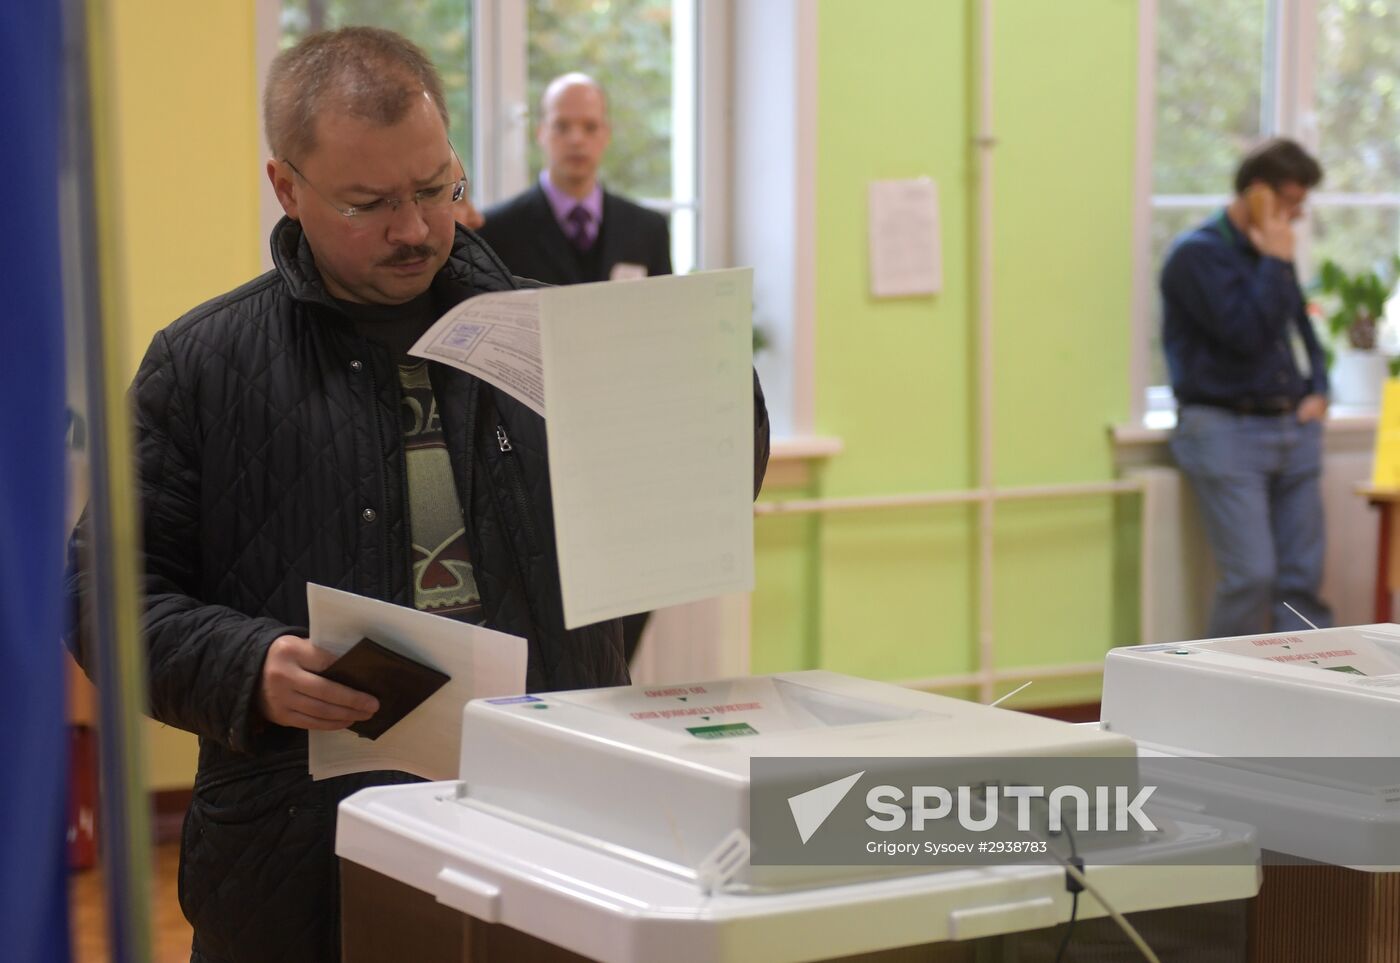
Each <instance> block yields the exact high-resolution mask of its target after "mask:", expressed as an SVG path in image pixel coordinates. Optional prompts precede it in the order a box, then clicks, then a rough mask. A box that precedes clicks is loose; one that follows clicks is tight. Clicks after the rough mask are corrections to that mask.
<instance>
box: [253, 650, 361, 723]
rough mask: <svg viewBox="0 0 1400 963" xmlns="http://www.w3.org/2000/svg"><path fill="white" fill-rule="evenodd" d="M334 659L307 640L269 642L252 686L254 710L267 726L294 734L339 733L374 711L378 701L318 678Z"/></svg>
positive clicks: (346, 687) (334, 657)
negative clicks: (296, 731)
mask: <svg viewBox="0 0 1400 963" xmlns="http://www.w3.org/2000/svg"><path fill="white" fill-rule="evenodd" d="M336 658H337V657H336V656H334V655H332V654H331V653H329V652H327V651H326V650H325V649H319V648H317V647H316V646H314V645H312V644H311V640H310V639H303V638H299V637H298V636H295V635H280V636H278V637H277V638H276V639H273V641H272V645H270V646H269V647H268V650H267V661H265V662H264V663H263V670H262V682H261V684H260V685H259V686H258V700H257V705H258V711H259V712H261V713H262V714H263V718H265V719H266V720H267V721H268V722H272V723H276V724H277V725H279V726H292V727H294V728H297V729H324V730H333V729H344V728H345V727H346V726H348V725H350V724H351V723H355V722H360V721H362V720H364V719H368V718H369V717H370V716H372V715H374V714H375V713H376V712H378V711H379V700H377V699H375V698H374V696H372V695H367V694H365V693H363V692H359V691H357V690H355V689H352V688H350V687H349V686H343V685H341V684H340V683H339V682H332V681H331V680H330V679H323V678H321V677H320V676H319V675H316V673H317V672H323V671H325V670H326V669H327V668H329V667H330V665H331V663H333V662H334V661H335V660H336Z"/></svg>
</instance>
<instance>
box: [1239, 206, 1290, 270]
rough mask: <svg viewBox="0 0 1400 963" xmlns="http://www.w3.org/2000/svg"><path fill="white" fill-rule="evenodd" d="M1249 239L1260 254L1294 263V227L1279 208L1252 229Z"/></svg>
mask: <svg viewBox="0 0 1400 963" xmlns="http://www.w3.org/2000/svg"><path fill="white" fill-rule="evenodd" d="M1249 239H1250V241H1251V242H1253V244H1254V246H1255V247H1256V248H1258V249H1259V253H1260V254H1267V255H1268V256H1269V257H1276V258H1278V259H1279V260H1280V261H1289V262H1292V260H1293V244H1294V237H1293V225H1292V224H1291V223H1290V222H1289V220H1288V214H1287V213H1286V212H1284V211H1281V210H1279V208H1278V207H1275V208H1274V209H1273V210H1272V211H1270V212H1269V215H1268V216H1267V217H1265V218H1264V219H1263V220H1262V221H1260V222H1259V223H1258V224H1255V225H1253V226H1251V227H1250V229H1249Z"/></svg>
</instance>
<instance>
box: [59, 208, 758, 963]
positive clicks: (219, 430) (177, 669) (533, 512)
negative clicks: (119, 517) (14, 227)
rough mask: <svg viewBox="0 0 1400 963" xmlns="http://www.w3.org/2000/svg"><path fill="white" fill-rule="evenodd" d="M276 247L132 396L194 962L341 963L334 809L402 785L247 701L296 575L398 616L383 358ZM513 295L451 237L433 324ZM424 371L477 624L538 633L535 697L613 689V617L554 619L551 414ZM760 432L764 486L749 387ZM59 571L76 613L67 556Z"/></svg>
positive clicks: (397, 489) (163, 342)
mask: <svg viewBox="0 0 1400 963" xmlns="http://www.w3.org/2000/svg"><path fill="white" fill-rule="evenodd" d="M272 246H273V255H274V261H275V263H276V269H275V270H273V271H271V272H269V273H267V274H265V275H263V276H262V277H260V278H258V279H257V280H254V281H252V282H250V283H248V284H245V285H243V286H242V287H240V288H238V289H237V290H234V291H232V292H230V293H229V294H226V295H224V296H222V297H219V298H216V299H215V300H213V301H210V302H209V303H207V304H205V305H202V306H201V307H199V308H196V309H195V310H194V311H192V312H190V313H189V314H187V315H186V316H185V317H183V318H181V319H180V320H178V321H176V322H175V323H174V324H172V325H170V326H169V327H168V328H166V329H165V330H163V331H161V332H160V333H159V334H157V335H156V337H155V339H154V340H153V342H152V344H151V347H150V349H149V350H148V351H147V353H146V357H145V360H144V361H143V362H142V364H141V368H140V371H139V372H138V374H137V376H136V381H135V383H134V385H133V388H132V393H133V396H134V401H135V405H136V417H137V456H138V461H139V465H140V486H141V487H140V495H141V503H142V508H143V511H144V538H145V550H146V574H145V592H146V598H145V605H144V612H143V627H144V630H145V634H146V638H147V643H148V653H149V655H148V657H149V662H150V665H149V677H150V702H151V714H152V715H153V716H154V717H155V718H156V719H158V720H160V721H161V722H164V723H167V724H169V725H173V726H176V727H178V728H181V729H187V730H189V731H191V732H194V733H196V734H198V736H199V742H200V758H199V772H198V776H197V778H196V783H195V795H194V802H193V804H192V806H191V809H190V812H189V814H188V816H187V817H186V821H185V828H184V837H183V841H182V850H181V867H180V902H181V906H182V908H183V909H184V912H185V915H186V916H187V917H188V918H189V919H190V921H191V922H192V923H193V924H194V929H195V938H194V951H195V952H194V957H193V958H194V959H196V960H220V961H223V960H228V961H233V960H249V961H259V963H266V961H272V960H323V959H324V960H330V959H336V958H338V945H337V928H338V927H337V922H336V920H337V917H336V911H335V910H336V905H337V900H338V893H337V890H336V870H335V857H334V853H333V837H334V823H335V807H336V805H337V804H338V802H339V800H340V799H341V798H343V797H344V796H346V795H348V794H349V793H350V792H353V791H355V790H357V789H359V788H361V787H363V786H366V785H374V784H383V783H386V782H395V781H404V780H407V779H409V778H411V777H407V776H404V775H403V774H398V773H371V774H365V775H359V776H351V777H344V778H341V779H332V780H326V781H323V782H320V783H312V782H311V780H310V779H309V777H308V776H307V775H306V733H305V731H304V730H300V729H286V728H282V727H279V726H271V725H268V724H267V723H265V722H264V721H262V720H261V718H260V717H259V716H258V714H257V712H256V710H255V708H254V695H255V691H256V687H257V685H258V682H259V678H260V673H261V668H262V663H263V659H264V656H265V654H266V651H267V647H268V646H269V645H270V644H271V642H272V640H273V639H275V638H276V637H278V636H279V635H283V634H288V633H294V634H302V635H304V634H305V628H304V627H305V626H306V623H307V609H306V583H307V582H318V583H320V584H323V585H329V586H332V587H335V588H338V589H344V590H346V591H350V592H356V593H359V594H361V595H367V596H373V597H375V598H381V599H388V600H391V601H394V602H398V603H401V604H405V605H411V604H412V586H411V583H410V560H409V554H408V552H409V531H408V519H407V515H406V510H405V506H406V502H407V492H406V488H405V485H406V482H405V473H404V453H403V448H402V444H401V438H400V432H399V397H398V392H399V382H398V378H397V375H396V371H395V368H394V363H393V360H392V359H391V357H390V356H389V355H388V353H387V352H385V351H384V350H382V349H380V348H378V347H377V346H376V345H375V344H373V343H371V342H369V341H366V340H365V339H363V338H361V337H359V336H358V335H357V334H356V333H355V330H354V328H353V326H352V325H351V324H350V323H349V321H348V320H347V319H346V318H345V317H344V316H343V315H341V314H340V313H339V312H338V311H337V310H336V308H335V306H334V302H333V301H332V300H331V299H330V298H329V297H328V296H327V295H326V293H325V291H324V289H323V287H322V285H321V281H320V278H319V276H318V274H317V273H316V270H315V267H314V263H313V261H312V259H311V252H310V250H309V248H308V247H307V245H306V242H305V239H304V238H303V236H302V234H301V231H300V227H299V225H297V224H296V223H295V222H293V221H289V220H283V222H282V223H281V224H279V225H278V227H277V228H276V229H275V231H274V232H273V236H272ZM517 285H518V282H517V280H516V279H514V278H512V277H511V276H510V274H509V273H508V272H507V271H506V270H505V268H504V266H503V265H502V264H501V262H500V261H499V259H497V258H496V256H495V255H494V254H493V253H492V252H491V251H490V249H489V248H488V247H486V245H485V244H484V243H483V242H482V241H481V240H480V239H479V238H477V237H476V236H475V235H474V234H471V233H470V232H468V231H465V230H462V229H459V230H458V232H457V237H456V242H455V244H454V246H453V252H452V256H451V258H450V259H449V261H448V263H447V265H446V266H445V267H444V269H443V270H442V272H441V273H440V274H439V275H438V277H437V278H436V279H435V281H434V285H433V292H434V297H435V299H436V301H437V306H438V308H439V309H442V310H445V309H446V308H447V307H449V306H451V305H452V304H455V303H457V302H459V301H462V300H464V299H466V298H468V297H471V296H472V295H474V294H478V293H481V292H484V291H498V290H506V289H510V288H512V287H516V286H517ZM430 368H431V377H432V382H433V389H434V393H435V394H436V396H437V400H438V407H439V409H440V411H441V417H442V426H443V431H444V435H445V437H446V441H447V446H448V449H449V452H450V457H451V461H452V467H453V471H454V474H455V476H456V481H457V488H458V494H459V496H460V499H461V504H462V505H463V506H464V507H467V506H469V507H470V511H467V512H465V513H464V514H465V517H466V520H467V538H468V544H469V547H470V551H471V560H472V563H473V567H474V572H475V575H476V581H477V585H478V587H479V589H480V592H481V600H482V604H483V608H484V611H485V621H486V624H487V625H489V626H491V627H492V628H495V629H499V630H501V631H504V632H509V633H511V634H514V635H519V636H523V637H525V638H526V639H527V640H528V641H529V668H528V674H527V680H526V682H527V687H528V688H529V689H530V690H531V691H536V690H555V689H572V688H584V687H590V686H604V685H618V684H624V683H626V682H627V679H628V676H627V666H626V662H625V660H624V658H623V654H622V645H621V637H620V632H619V628H618V623H616V622H606V623H599V624H597V625H591V626H586V627H583V628H580V629H575V630H572V631H568V630H566V629H565V628H564V624H563V609H562V604H561V596H560V587H559V576H558V564H557V560H556V557H555V552H554V530H553V517H552V512H551V508H550V494H549V473H548V468H547V465H546V462H545V427H544V422H543V420H542V419H541V418H540V417H539V416H537V415H536V414H535V413H534V412H532V411H531V410H529V409H528V408H526V407H525V406H524V405H521V404H519V403H518V402H516V401H515V400H514V399H512V398H510V397H509V396H507V395H504V394H501V393H498V392H496V391H495V390H494V389H492V388H491V387H490V386H489V385H486V384H484V383H482V382H479V381H478V380H476V379H475V378H473V377H470V376H468V375H466V374H463V373H461V372H458V371H456V370H455V369H451V368H448V367H446V366H443V365H437V364H434V365H431V366H430ZM755 425H756V431H755V450H754V456H755V457H754V467H755V491H757V487H758V484H759V482H760V481H761V479H762V476H763V471H764V469H765V467H766V464H767V456H768V423H767V413H766V410H765V409H764V407H763V401H762V395H761V393H760V392H759V390H758V386H757V380H756V379H755ZM499 431H504V432H505V434H506V436H507V437H508V438H509V441H510V446H509V447H510V450H509V451H506V452H503V451H502V450H501V448H502V445H500V444H499V442H498V432H499ZM83 532H84V526H80V527H79V530H78V532H77V534H76V535H75V537H74V556H73V557H74V559H77V558H80V557H81V543H82V540H83ZM69 581H70V593H71V596H72V598H73V600H74V602H75V604H78V605H81V604H82V603H83V602H84V601H85V580H84V578H83V575H82V572H81V570H80V569H78V568H77V567H76V566H75V567H74V568H73V571H72V574H71V576H70V580H69ZM78 624H81V623H78ZM70 644H71V645H72V646H73V647H74V648H75V651H78V652H79V654H80V658H81V657H82V656H85V655H86V652H84V651H83V649H84V646H83V645H82V640H81V639H79V638H75V639H73V640H71V641H70ZM83 661H84V663H85V664H86V659H84V660H83Z"/></svg>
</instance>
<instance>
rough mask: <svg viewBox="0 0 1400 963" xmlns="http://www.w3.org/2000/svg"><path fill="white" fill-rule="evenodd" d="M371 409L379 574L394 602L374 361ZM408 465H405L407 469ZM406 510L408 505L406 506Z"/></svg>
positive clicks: (384, 590) (384, 593)
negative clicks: (377, 485)
mask: <svg viewBox="0 0 1400 963" xmlns="http://www.w3.org/2000/svg"><path fill="white" fill-rule="evenodd" d="M369 393H370V394H369V410H370V414H371V416H372V420H373V421H374V441H375V445H376V449H375V459H374V464H375V466H376V468H377V469H378V474H379V539H380V546H381V549H382V552H383V554H382V555H381V558H383V562H381V563H380V568H379V575H380V579H381V585H382V596H381V597H382V598H383V599H384V600H385V601H386V602H392V601H393V600H394V599H393V596H392V595H391V594H390V593H391V585H390V582H389V572H390V570H392V569H393V559H392V558H390V557H389V485H388V483H387V482H386V481H385V479H384V458H385V453H384V425H383V424H382V419H381V418H380V415H379V379H377V378H376V377H375V376H374V363H373V362H372V361H371V362H370V365H369ZM406 469H407V466H405V470H406ZM405 510H407V509H406V507H405Z"/></svg>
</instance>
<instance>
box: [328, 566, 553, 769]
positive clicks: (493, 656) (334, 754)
mask: <svg viewBox="0 0 1400 963" xmlns="http://www.w3.org/2000/svg"><path fill="white" fill-rule="evenodd" d="M306 603H307V607H308V609H310V613H311V614H310V618H311V641H312V642H314V643H316V645H318V646H320V647H321V648H323V649H325V650H326V651H328V652H333V653H335V654H336V655H344V654H345V653H346V652H348V651H349V650H350V647H351V646H353V645H354V644H355V643H356V642H358V641H360V639H362V638H366V637H368V638H371V639H373V640H374V641H376V642H378V643H379V644H380V645H383V646H384V647H386V648H389V649H393V650H394V651H395V652H398V653H400V654H402V655H406V656H408V657H409V658H410V659H413V660H414V661H417V662H422V663H423V664H425V665H429V666H431V667H432V668H434V669H437V670H438V671H440V672H444V673H446V674H447V675H449V676H451V681H449V682H448V683H447V684H446V685H444V686H443V687H442V688H441V689H439V690H437V691H436V692H434V693H433V694H432V695H431V696H429V697H428V698H427V700H426V701H424V702H423V704H422V705H420V706H418V707H417V708H416V709H414V710H413V711H412V712H410V713H409V714H408V715H406V716H404V717H403V718H402V719H401V720H399V722H398V723H397V724H395V725H394V726H393V727H392V728H390V729H389V730H388V731H386V732H385V733H384V734H383V735H382V736H380V737H379V738H378V739H365V738H362V737H361V736H358V735H356V734H355V733H353V732H351V731H350V730H348V729H342V730H339V731H336V732H320V731H315V730H313V731H311V732H310V733H309V747H308V756H309V759H308V761H309V768H310V770H311V777H312V778H313V779H328V778H330V777H331V776H343V775H345V774H346V773H351V772H370V771H373V770H376V769H396V770H399V771H400V772H411V773H413V774H414V775H418V776H422V777H423V778H424V779H456V778H457V769H458V766H459V765H460V753H461V745H462V708H463V706H465V705H466V704H467V703H468V702H469V701H470V700H472V699H479V698H482V697H486V696H506V695H515V694H517V693H521V692H524V691H525V659H526V643H525V640H524V639H522V638H518V637H516V636H514V635H506V634H505V633H503V632H495V631H492V630H491V629H484V628H482V627H481V626H479V625H471V624H469V623H466V622H458V621H456V620H455V619H447V618H443V617H442V616H440V615H431V614H429V613H427V612H420V611H418V610H417V609H410V608H407V607H405V606H402V605H393V604H391V603H389V602H381V601H379V600H378V599H371V598H365V597H364V596H363V595H354V594H352V593H350V592H341V591H338V590H336V589H333V588H327V587H325V586H324V585H316V584H313V583H309V584H308V585H307V586H306Z"/></svg>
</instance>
